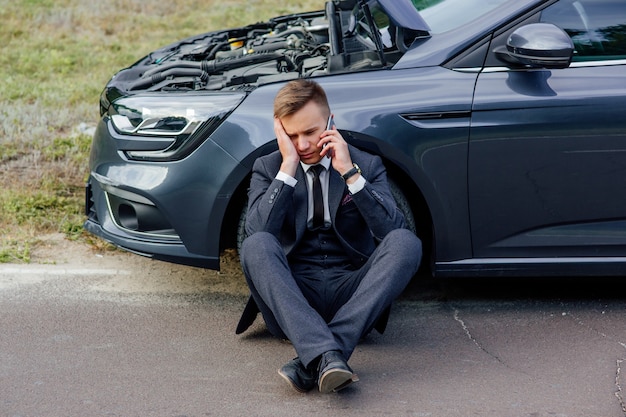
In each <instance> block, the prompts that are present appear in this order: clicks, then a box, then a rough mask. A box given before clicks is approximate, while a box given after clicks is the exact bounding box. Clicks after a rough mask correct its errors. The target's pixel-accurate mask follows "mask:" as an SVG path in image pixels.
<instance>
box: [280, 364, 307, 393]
mask: <svg viewBox="0 0 626 417" xmlns="http://www.w3.org/2000/svg"><path fill="white" fill-rule="evenodd" d="M278 374H279V375H280V376H282V377H283V378H284V379H285V381H287V382H288V383H289V385H291V386H292V387H293V389H295V390H296V391H298V392H308V391H311V390H312V389H313V388H315V378H316V375H315V371H309V370H308V369H307V368H306V367H305V366H304V364H303V363H302V361H300V358H295V359H293V360H291V361H289V362H287V363H286V364H285V365H284V366H283V367H282V368H280V369H279V370H278Z"/></svg>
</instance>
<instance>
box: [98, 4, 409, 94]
mask: <svg viewBox="0 0 626 417" xmlns="http://www.w3.org/2000/svg"><path fill="white" fill-rule="evenodd" d="M368 3H374V4H375V3H376V2H372V1H370V2H365V1H363V0H341V1H329V2H328V3H326V8H325V10H320V11H316V12H309V13H299V14H293V15H287V16H281V17H277V18H274V19H270V20H269V21H267V22H261V23H255V24H252V25H248V26H245V27H241V28H236V29H229V30H223V31H216V32H209V33H205V34H202V35H198V36H194V37H191V38H188V39H185V40H183V41H180V42H176V43H174V44H172V45H169V46H166V47H164V48H161V49H158V50H156V51H154V52H152V53H150V54H149V55H147V56H146V57H144V58H142V59H141V60H139V61H138V62H136V63H135V64H133V65H132V66H130V67H129V68H126V69H124V70H121V71H120V72H119V73H117V74H116V75H115V76H114V77H113V78H112V79H111V81H110V82H109V84H108V86H107V89H106V90H107V91H108V92H109V93H111V94H106V95H107V96H108V97H107V98H104V97H103V99H104V100H103V101H110V100H111V99H113V98H115V97H116V96H117V97H119V96H122V95H132V94H136V93H138V92H151V91H193V90H196V91H197V90H204V91H207V90H208V91H234V90H243V91H251V90H253V89H255V88H256V87H257V86H259V85H262V84H267V83H271V82H276V81H285V80H289V79H295V78H303V77H311V76H315V75H322V74H330V73H338V72H349V71H364V70H370V69H377V68H384V67H386V66H387V65H389V64H390V63H392V62H394V61H396V60H397V59H399V57H400V56H401V55H402V51H403V49H404V48H400V47H398V46H397V45H395V43H394V42H393V39H392V41H391V42H390V41H387V42H386V43H385V42H384V41H383V40H381V36H380V34H381V33H382V31H384V30H386V28H385V27H383V28H382V29H381V28H378V27H376V26H375V24H374V20H373V19H372V14H371V12H370V10H369V9H368ZM375 12H376V13H377V15H376V25H378V26H380V23H379V22H381V21H382V22H383V24H385V23H384V22H389V19H388V18H386V16H385V15H384V12H382V10H380V9H377V10H375ZM381 16H382V19H381ZM385 18H386V20H385ZM387 24H388V23H387ZM387 38H388V39H391V38H393V37H391V38H390V37H387ZM402 43H404V42H402ZM101 104H103V105H104V104H108V103H104V102H103V103H101Z"/></svg>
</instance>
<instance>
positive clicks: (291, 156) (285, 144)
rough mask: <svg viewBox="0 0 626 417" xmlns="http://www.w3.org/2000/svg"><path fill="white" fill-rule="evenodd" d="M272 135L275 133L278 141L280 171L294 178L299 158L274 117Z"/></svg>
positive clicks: (289, 139) (287, 136)
mask: <svg viewBox="0 0 626 417" xmlns="http://www.w3.org/2000/svg"><path fill="white" fill-rule="evenodd" d="M274 133H276V139H277V141H278V150H279V151H280V154H281V155H282V157H283V162H282V164H281V165H280V170H281V171H282V172H284V173H285V174H288V175H291V176H292V177H295V176H296V169H297V168H298V164H299V163H300V156H299V155H298V151H297V150H296V147H295V146H294V145H293V142H292V141H291V138H290V137H289V135H287V133H286V132H285V129H284V128H283V124H282V123H281V121H280V119H279V118H277V117H274Z"/></svg>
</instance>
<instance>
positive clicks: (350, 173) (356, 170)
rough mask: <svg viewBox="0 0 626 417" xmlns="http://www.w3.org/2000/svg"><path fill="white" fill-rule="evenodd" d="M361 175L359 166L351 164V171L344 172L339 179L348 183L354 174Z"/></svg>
mask: <svg viewBox="0 0 626 417" xmlns="http://www.w3.org/2000/svg"><path fill="white" fill-rule="evenodd" d="M360 173H361V168H359V166H358V165H357V164H352V169H350V170H349V171H348V172H346V173H345V174H343V175H342V176H341V178H343V180H344V181H348V179H349V178H350V177H351V176H353V175H356V174H360Z"/></svg>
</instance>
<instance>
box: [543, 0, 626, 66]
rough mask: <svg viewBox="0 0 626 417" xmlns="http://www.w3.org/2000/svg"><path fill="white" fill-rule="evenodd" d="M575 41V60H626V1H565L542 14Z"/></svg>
mask: <svg viewBox="0 0 626 417" xmlns="http://www.w3.org/2000/svg"><path fill="white" fill-rule="evenodd" d="M540 20H541V21H542V22H546V23H553V24H555V25H557V26H558V27H560V28H562V29H563V30H565V32H567V34H568V35H569V36H570V37H571V38H572V41H573V42H574V48H575V52H574V58H573V61H597V60H614V59H626V1H624V0H563V1H559V2H558V3H555V4H553V5H552V6H550V7H547V8H546V9H545V10H544V11H543V12H542V13H541V19H540Z"/></svg>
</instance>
